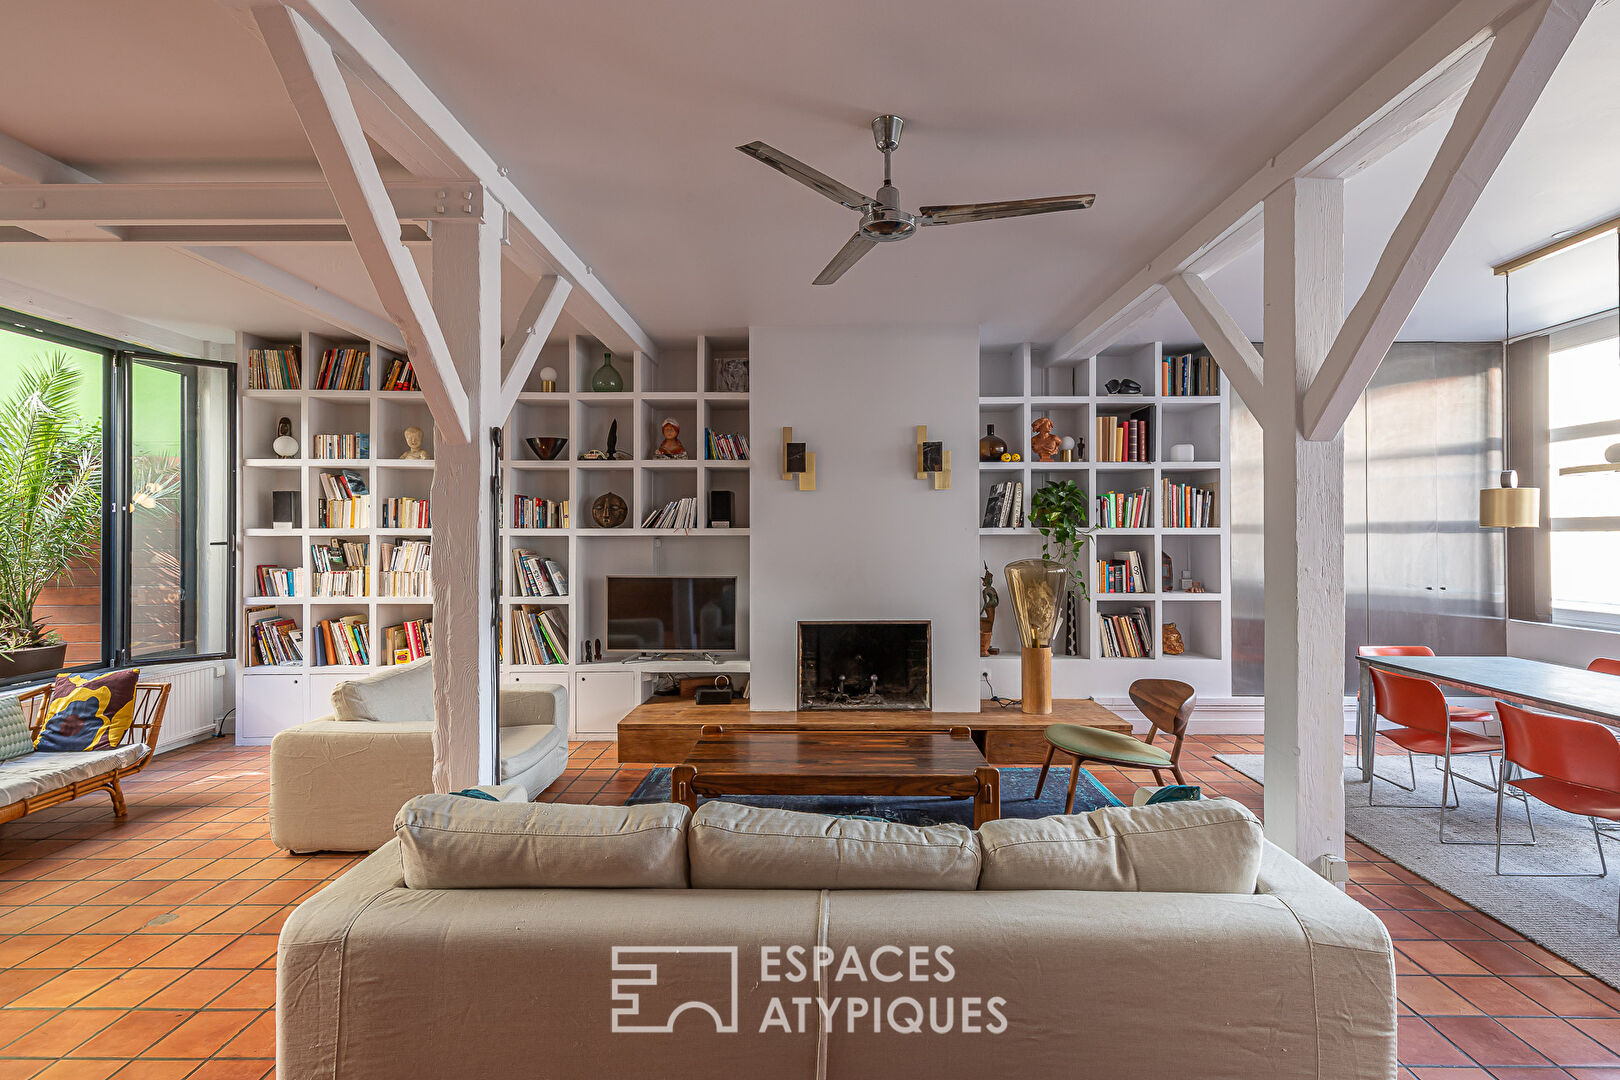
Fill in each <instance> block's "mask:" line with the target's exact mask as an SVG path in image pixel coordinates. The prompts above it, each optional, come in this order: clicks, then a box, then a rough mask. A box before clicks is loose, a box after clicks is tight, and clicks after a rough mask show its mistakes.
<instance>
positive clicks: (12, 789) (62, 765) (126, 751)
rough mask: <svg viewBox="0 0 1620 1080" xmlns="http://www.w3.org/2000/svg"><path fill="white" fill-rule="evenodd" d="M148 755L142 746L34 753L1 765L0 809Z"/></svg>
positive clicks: (134, 744) (137, 760)
mask: <svg viewBox="0 0 1620 1080" xmlns="http://www.w3.org/2000/svg"><path fill="white" fill-rule="evenodd" d="M149 752H150V751H148V750H147V748H146V744H145V743H138V742H137V743H130V744H128V745H127V746H120V747H117V748H116V749H113V750H77V751H71V752H66V753H56V752H50V753H45V752H37V753H33V754H24V755H23V756H22V757H17V758H12V759H11V760H10V761H3V762H0V806H9V805H11V804H12V803H18V802H22V801H23V800H24V799H32V798H34V797H35V796H36V795H44V794H45V793H46V792H49V791H55V790H56V789H57V788H59V787H66V786H67V785H69V784H75V783H78V782H79V781H80V780H88V779H90V778H91V777H93V776H100V775H102V774H103V773H109V772H112V771H113V770H114V769H123V768H127V767H128V766H130V765H134V764H136V763H137V762H139V761H140V760H141V759H142V758H144V757H146V755H147V754H148V753H149Z"/></svg>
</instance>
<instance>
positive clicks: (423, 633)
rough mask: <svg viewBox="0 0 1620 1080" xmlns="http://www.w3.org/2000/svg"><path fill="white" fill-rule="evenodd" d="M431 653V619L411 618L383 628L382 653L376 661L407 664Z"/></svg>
mask: <svg viewBox="0 0 1620 1080" xmlns="http://www.w3.org/2000/svg"><path fill="white" fill-rule="evenodd" d="M432 655H433V620H432V619H411V620H409V621H407V622H403V623H400V624H399V625H398V626H389V627H385V628H384V629H383V654H382V656H381V657H380V658H379V659H378V663H381V664H383V665H385V666H386V665H390V664H409V663H410V662H411V661H413V660H420V659H422V657H424V656H432Z"/></svg>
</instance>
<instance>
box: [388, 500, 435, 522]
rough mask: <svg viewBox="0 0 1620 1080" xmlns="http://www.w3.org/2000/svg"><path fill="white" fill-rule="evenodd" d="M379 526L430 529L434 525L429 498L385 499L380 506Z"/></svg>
mask: <svg viewBox="0 0 1620 1080" xmlns="http://www.w3.org/2000/svg"><path fill="white" fill-rule="evenodd" d="M378 517H379V519H380V520H379V521H378V523H377V524H378V526H379V527H380V528H384V529H430V528H432V527H433V522H432V515H431V514H430V513H429V507H428V500H427V499H411V498H398V499H384V500H383V501H382V503H381V504H380V505H379V507H378Z"/></svg>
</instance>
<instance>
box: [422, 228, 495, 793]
mask: <svg viewBox="0 0 1620 1080" xmlns="http://www.w3.org/2000/svg"><path fill="white" fill-rule="evenodd" d="M433 307H434V310H435V311H437V312H439V315H440V317H441V318H442V319H443V326H444V334H445V340H446V341H447V342H448V343H449V346H450V354H451V356H452V357H453V359H454V363H455V370H456V373H457V374H458V376H459V377H460V380H461V384H462V385H464V386H465V387H466V389H467V399H468V409H469V425H470V427H471V429H472V432H473V437H472V439H471V440H470V441H464V442H459V443H455V444H453V445H446V444H445V443H444V442H443V441H441V438H440V436H442V434H443V432H444V427H443V425H442V424H440V425H438V426H437V427H436V428H435V438H434V452H433V456H434V461H433V488H432V492H431V495H432V501H433V545H434V547H435V548H436V549H437V550H438V552H439V555H440V557H439V558H437V559H435V560H434V561H433V571H432V573H433V698H434V708H433V713H434V727H433V732H434V734H433V789H434V790H435V791H457V790H459V789H461V788H465V787H471V786H472V785H474V784H492V783H497V782H498V781H499V779H500V740H499V737H498V736H499V732H498V730H497V714H496V694H497V692H498V689H499V686H498V682H497V679H496V674H495V650H494V640H493V639H494V634H493V630H494V627H495V623H494V619H495V618H496V612H497V607H496V603H495V599H494V592H495V583H496V582H497V581H498V580H499V576H500V569H501V564H500V562H499V561H498V557H497V555H496V552H495V550H494V547H495V541H494V525H495V520H496V514H497V513H498V508H497V507H496V506H495V498H494V493H493V492H492V491H491V488H490V478H491V476H492V475H493V473H494V470H495V468H496V461H495V452H494V446H493V444H492V442H491V440H490V437H489V433H490V429H491V428H499V427H500V426H501V425H502V423H503V420H502V418H500V417H498V416H496V415H495V414H496V410H497V409H498V408H499V402H500V394H501V366H500V365H501V212H500V209H499V207H495V208H493V209H492V212H491V213H490V214H489V215H488V216H487V218H486V220H483V221H478V222H470V221H455V222H445V223H443V224H442V225H440V226H438V227H437V228H435V229H434V233H433Z"/></svg>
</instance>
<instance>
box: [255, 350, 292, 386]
mask: <svg viewBox="0 0 1620 1080" xmlns="http://www.w3.org/2000/svg"><path fill="white" fill-rule="evenodd" d="M299 380H300V375H299V364H298V346H296V345H278V346H276V347H275V348H272V349H249V350H248V385H247V388H248V389H249V390H297V389H299Z"/></svg>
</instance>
